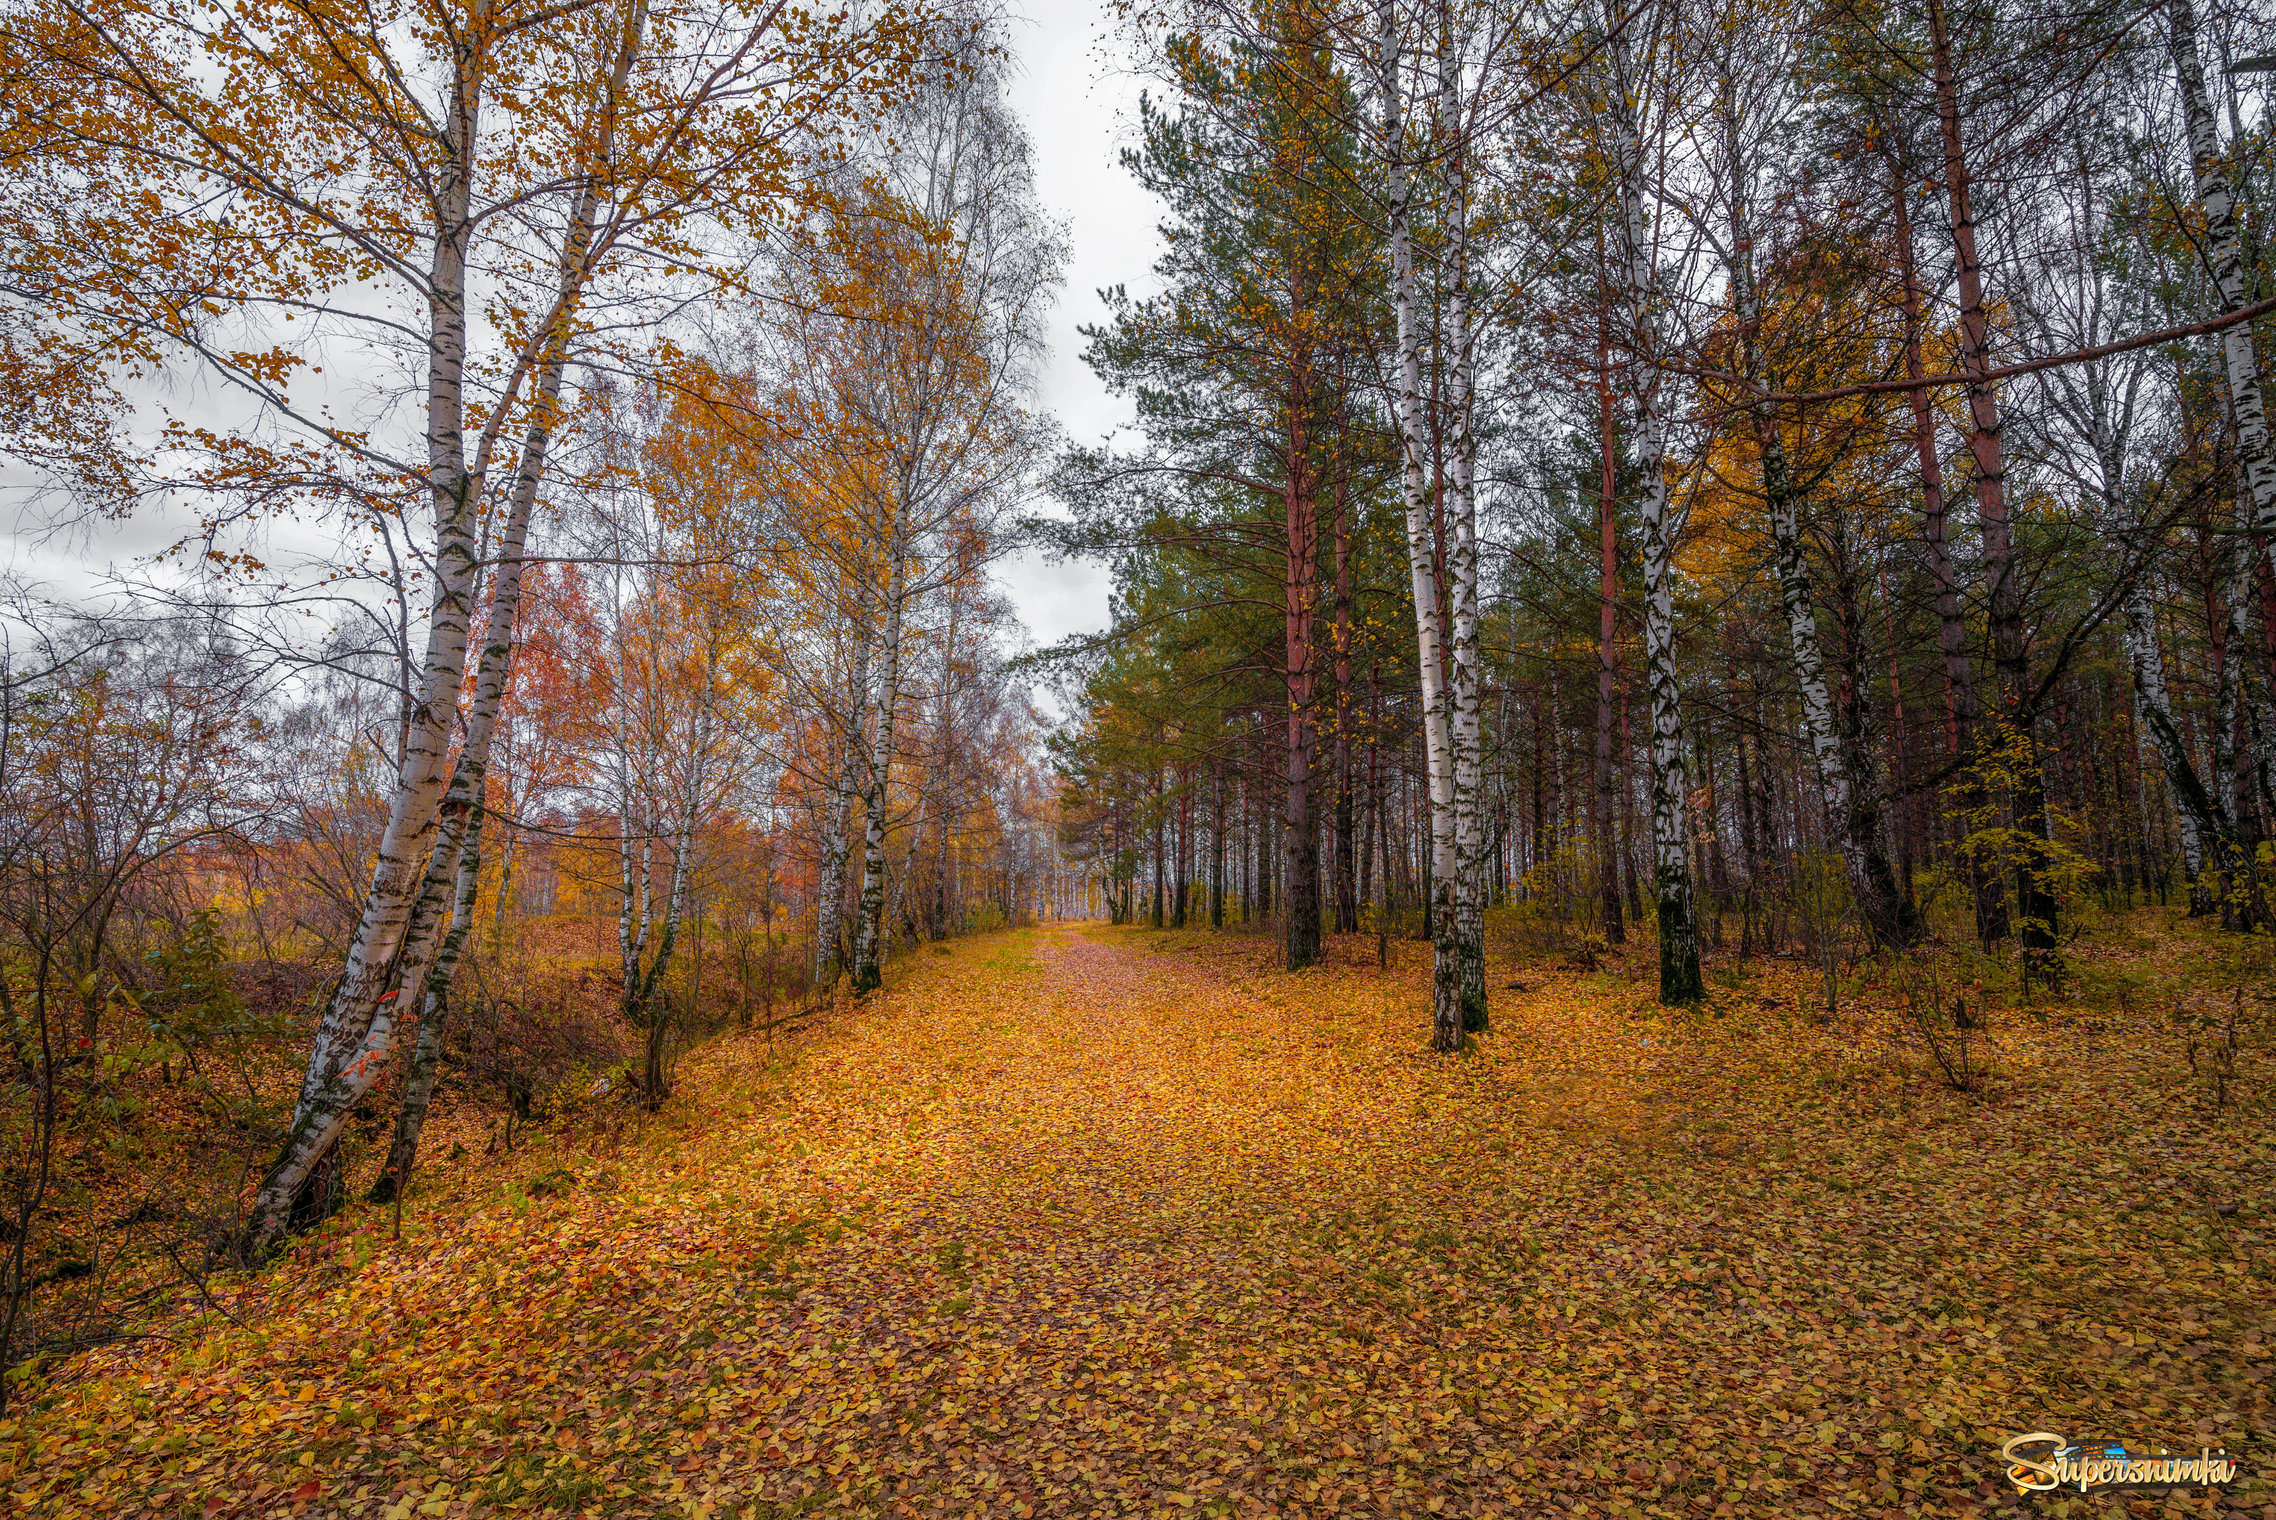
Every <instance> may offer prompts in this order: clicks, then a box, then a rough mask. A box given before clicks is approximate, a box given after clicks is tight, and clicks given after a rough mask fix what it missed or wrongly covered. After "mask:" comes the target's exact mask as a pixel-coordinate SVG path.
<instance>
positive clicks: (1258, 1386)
mask: <svg viewBox="0 0 2276 1520" xmlns="http://www.w3.org/2000/svg"><path fill="white" fill-rule="evenodd" d="M1373 948H1374V947H1373V945H1372V943H1364V944H1363V943H1362V942H1360V941H1358V940H1345V941H1338V942H1337V944H1336V945H1335V947H1334V953H1335V955H1336V956H1337V957H1338V959H1336V960H1335V961H1334V962H1333V963H1331V964H1329V965H1326V966H1323V967H1319V968H1316V969H1314V970H1311V971H1308V972H1304V973H1301V974H1298V975H1295V976H1289V975H1286V974H1283V973H1280V972H1278V971H1274V970H1271V969H1269V965H1268V959H1267V957H1268V954H1269V946H1268V945H1267V944H1266V943H1265V942H1264V941H1262V940H1260V939H1256V938H1251V937H1217V938H1212V937H1208V936H1202V935H1176V934H1163V933H1149V932H1145V931H1140V930H1132V929H1105V928H1099V927H1090V926H1077V927H1057V928H1051V929H1046V930H1038V931H1023V932H1019V933H1013V934H1005V935H998V936H993V937H989V938H986V939H981V940H976V941H970V942H966V943H963V944H960V945H958V946H957V947H956V948H955V949H954V950H953V951H949V952H946V953H941V952H938V951H936V952H935V953H934V954H933V955H929V956H925V957H923V958H921V959H920V961H919V963H918V964H917V965H916V966H915V967H914V968H913V969H912V971H911V972H910V974H909V975H908V976H907V977H906V978H905V979H904V980H902V981H901V982H900V983H899V984H898V985H896V986H895V987H893V988H891V989H890V990H888V991H887V992H885V993H883V994H881V995H878V996H876V997H873V998H872V999H870V1000H869V1002H868V1003H867V1004H866V1005H865V1006H863V1007H861V1008H859V1009H856V1010H853V1011H851V1012H849V1013H846V1014H844V1015H842V1016H841V1017H839V1018H838V1019H837V1020H836V1022H834V1023H833V1024H832V1026H831V1027H830V1028H829V1029H828V1030H826V1031H825V1032H823V1033H822V1034H821V1035H819V1036H818V1037H816V1038H814V1039H812V1040H810V1041H809V1042H807V1043H806V1044H805V1045H803V1046H802V1047H800V1048H798V1049H797V1050H795V1051H791V1052H783V1051H779V1050H778V1051H776V1052H775V1053H773V1054H770V1053H769V1051H768V1049H767V1047H765V1046H764V1045H763V1044H760V1043H757V1042H749V1043H742V1042H733V1041H730V1042H726V1043H723V1044H719V1045H716V1046H713V1047H711V1048H709V1049H707V1050H706V1051H703V1052H700V1053H699V1054H697V1055H696V1056H693V1057H691V1058H690V1060H689V1062H688V1065H687V1066H686V1068H684V1069H683V1071H682V1084H681V1096H680V1097H679V1098H678V1099H676V1100H675V1102H674V1104H673V1107H672V1110H671V1111H670V1112H668V1113H667V1115H666V1116H665V1118H664V1119H663V1120H661V1121H658V1122H657V1123H656V1124H654V1125H652V1126H651V1127H650V1128H649V1129H648V1130H647V1131H646V1132H645V1133H642V1134H639V1135H621V1136H619V1137H617V1138H616V1139H615V1140H613V1141H609V1140H603V1139H594V1140H593V1142H592V1143H591V1144H589V1145H585V1144H576V1143H572V1141H571V1140H570V1138H569V1137H565V1136H559V1137H555V1138H554V1141H553V1142H552V1144H551V1145H550V1147H548V1146H546V1145H542V1144H541V1147H540V1149H539V1150H538V1151H537V1152H535V1153H531V1154H525V1155H523V1156H520V1157H517V1158H515V1160H514V1161H513V1162H512V1163H511V1164H510V1165H509V1166H506V1167H503V1168H501V1169H499V1170H494V1171H492V1172H489V1173H487V1174H480V1173H478V1174H476V1177H477V1185H478V1186H479V1187H480V1188H482V1189H483V1190H484V1191H483V1193H482V1195H481V1196H479V1197H472V1198H444V1197H425V1196H421V1197H416V1198H415V1199H414V1205H413V1213H412V1219H411V1223H410V1226H409V1228H408V1230H407V1234H406V1238H405V1240H404V1241H403V1243H402V1244H400V1245H396V1244H392V1243H390V1241H389V1240H388V1238H387V1233H386V1219H385V1216H384V1215H381V1214H377V1213H370V1212H366V1213H361V1214H358V1215H357V1216H355V1217H352V1218H350V1219H347V1220H344V1221H342V1222H341V1223H340V1224H339V1225H338V1226H337V1227H336V1228H335V1229H334V1230H333V1231H332V1232H331V1233H329V1234H327V1235H326V1236H324V1237H322V1238H320V1239H318V1240H316V1241H314V1242H312V1243H311V1244H310V1245H309V1247H308V1248H307V1249H305V1250H303V1251H301V1252H300V1253H298V1254H297V1255H296V1257H295V1258H294V1259H293V1260H292V1261H290V1262H288V1263H287V1264H286V1265H284V1266H283V1267H281V1268H279V1269H278V1270H277V1271H275V1272H273V1273H271V1274H269V1275H267V1276H266V1277H263V1278H260V1279H256V1280H254V1281H252V1282H249V1283H246V1284H243V1285H240V1286H238V1287H236V1288H232V1289H222V1290H220V1291H221V1294H222V1296H221V1298H220V1299H219V1300H218V1302H220V1303H221V1304H223V1305H225V1306H226V1307H227V1308H228V1311H229V1314H230V1315H231V1316H233V1317H234V1320H235V1321H236V1322H231V1320H229V1319H225V1318H223V1317H222V1316H220V1315H219V1314H215V1315H209V1316H208V1317H207V1318H205V1319H204V1320H201V1321H199V1322H196V1323H194V1324H191V1325H188V1326H175V1327H171V1328H170V1329H169V1337H170V1338H152V1339H148V1340H144V1341H140V1342H136V1343H132V1344H130V1345H127V1346H124V1347H121V1348H115V1349H114V1350H112V1351H111V1352H108V1353H105V1354H102V1355H100V1356H97V1357H94V1358H91V1359H88V1360H86V1361H84V1362H83V1363H82V1364H81V1365H80V1366H79V1367H78V1368H77V1369H76V1370H75V1371H74V1372H73V1374H72V1375H71V1376H70V1377H68V1378H67V1379H66V1380H63V1381H59V1382H58V1383H57V1384H56V1385H55V1386H53V1387H52V1388H50V1389H49V1390H48V1391H47V1392H46V1393H45V1395H44V1396H43V1397H41V1398H39V1399H38V1400H37V1401H36V1405H35V1404H34V1403H32V1402H27V1404H26V1405H25V1406H24V1410H23V1412H22V1413H21V1414H20V1415H17V1416H14V1417H12V1418H11V1419H10V1420H9V1421H8V1422H5V1423H0V1483H4V1491H7V1492H11V1493H12V1494H13V1496H14V1506H15V1509H16V1512H18V1513H22V1514H26V1515H56V1516H60V1515H103V1516H117V1517H124V1516H130V1515H139V1514H145V1513H150V1514H168V1515H183V1516H200V1517H207V1520H212V1517H217V1516H223V1515H248V1516H250V1515H278V1516H284V1515H293V1516H300V1517H324V1516H333V1515H341V1516H347V1515H355V1516H386V1517H388V1520H409V1517H412V1516H459V1515H477V1514H486V1513H531V1512H534V1513H543V1512H558V1513H566V1512H579V1513H585V1514H593V1515H730V1514H735V1515H760V1516H766V1515H792V1514H798V1515H841V1514H842V1515H901V1514H938V1515H990V1516H994V1515H1007V1516H1027V1515H1090V1514H1099V1515H1139V1514H1213V1515H1223V1514H1265V1513H1281V1514H1361V1515H1366V1514H1375V1515H1398V1516H1404V1515H1417V1514H1437V1515H1486V1514H1517V1515H1546V1514H1560V1515H1562V1514H1579V1513H1588V1514H1644V1515H1663V1516H1686V1515H1790V1514H1807V1513H1821V1512H1826V1513H1841V1514H1867V1515H1889V1514H1903V1515H1924V1514H1934V1515H1946V1514H1964V1513H1968V1512H1970V1511H1972V1510H1974V1509H1975V1508H1977V1507H1979V1506H1980V1507H1983V1508H1985V1509H1989V1508H1993V1507H2000V1506H2004V1505H2006V1504H2008V1503H2010V1502H2012V1501H2011V1500H2009V1499H2007V1498H2004V1497H2003V1496H2002V1490H2003V1489H2004V1488H2005V1486H2006V1485H2005V1484H2004V1483H2002V1482H2001V1481H1999V1478H1998V1473H1997V1464H1996V1461H1995V1455H1994V1454H1995V1451H1996V1447H1997V1444H1998V1442H1999V1441H2000V1440H2001V1439H2002V1438H2004V1437H2005V1436H2007V1435H2010V1434H2014V1433H2017V1432H2020V1431H2025V1430H2034V1429H2046V1430H2056V1431H2065V1432H2069V1433H2073V1434H2077V1435H2110V1436H2120V1437H2124V1438H2129V1439H2138V1440H2144V1441H2150V1442H2162V1443H2166V1444H2169V1445H2171V1446H2173V1447H2175V1448H2183V1447H2186V1448H2190V1449H2194V1448H2195V1447H2197V1446H2198V1445H2201V1444H2204V1445H2220V1444H2225V1445H2226V1446H2227V1447H2228V1448H2229V1449H2230V1450H2231V1451H2232V1452H2240V1451H2241V1452H2242V1453H2244V1465H2245V1474H2246V1475H2245V1478H2244V1479H2243V1480H2240V1481H2239V1482H2238V1483H2237V1484H2236V1485H2234V1486H2233V1487H2232V1488H2231V1489H2230V1490H2229V1491H2228V1493H2227V1494H2226V1495H2224V1496H2221V1497H2219V1498H2215V1497H2212V1496H2204V1495H2201V1496H2199V1497H2196V1498H2193V1499H2191V1500H2190V1501H2188V1504H2187V1506H2186V1507H2185V1509H2186V1512H2189V1513H2211V1512H2214V1511H2215V1510H2235V1509H2238V1508H2239V1507H2243V1508H2244V1510H2245V1512H2249V1513H2252V1514H2256V1515H2257V1514H2261V1513H2263V1511H2262V1510H2261V1508H2260V1506H2261V1505H2263V1504H2264V1503H2266V1502H2267V1501H2268V1499H2269V1498H2270V1497H2271V1490H2270V1489H2269V1487H2268V1486H2267V1481H2266V1480H2267V1477H2268V1474H2269V1461H2268V1457H2269V1454H2270V1452H2271V1446H2270V1421H2271V1414H2270V1407H2269V1369H2270V1365H2271V1364H2270V1350H2271V1335H2270V1332H2271V1331H2272V1330H2276V1292H2272V1291H2271V1289H2272V1284H2271V1265H2272V1264H2271V1262H2270V1259H2269V1254H2268V1251H2267V1248H2266V1247H2267V1241H2266V1231H2267V1221H2268V1220H2269V1217H2270V1215H2269V1210H2270V1207H2271V1202H2272V1200H2271V1171H2272V1162H2276V1143H2272V1137H2271V1135H2270V1132H2269V1129H2268V1126H2267V1125H2266V1122H2265V1115H2264V1114H2256V1113H2252V1112H2248V1111H2245V1110H2243V1109H2240V1108H2239V1107H2237V1106H2234V1105H2232V1106H2230V1107H2228V1108H2217V1107H2215V1106H2213V1105H2211V1104H2209V1103H2207V1102H2205V1101H2203V1100H2202V1095H2201V1094H2200V1093H2199V1092H2198V1091H2197V1090H2196V1089H2195V1088H2193V1087H2192V1086H2190V1085H2189V1081H2188V1068H2187V1066H2186V1065H2185V1064H2183V1062H2182V1060H2181V1058H2180V1053H2179V1047H2178V1045H2177V1044H2176V1043H2175V1041H2174V1039H2171V1038H2167V1037H2166V1036H2165V1035H2164V1034H2163V1033H2162V1032H2158V1033H2154V1034H2153V1033H2147V1032H2144V1030H2136V1029H2133V1028H2131V1027H2121V1026H2119V1025H2117V1024H2115V1023H2112V1022H2110V1021H2108V1020H2106V1019H2105V1020H2101V1021H2098V1020H2097V1019H2093V1018H2087V1017H2084V1016H2069V1015H2061V1014H2050V1015H2046V1016H2043V1017H2033V1016H2030V1015H2024V1014H2003V1015H1998V1016H1997V1023H1996V1024H1995V1027H1994V1028H1993V1029H1992V1030H1991V1031H1990V1038H1991V1040H1992V1041H1993V1045H1994V1048H1995V1050H1996V1061H1997V1066H1998V1069H1999V1071H2000V1072H2001V1078H2000V1080H1998V1081H1997V1082H1995V1083H1994V1084H1993V1085H1992V1087H1991V1088H1990V1089H1989V1090H1988V1091H1987V1092H1985V1093H1983V1094H1979V1095H1975V1096H1962V1095H1959V1094H1956V1093H1953V1092H1950V1091H1947V1090H1945V1089H1943V1088H1941V1087H1939V1086H1937V1085H1936V1084H1935V1083H1934V1082H1933V1081H1932V1080H1931V1079H1930V1076H1929V1074H1928V1073H1927V1072H1925V1071H1924V1070H1923V1069H1922V1068H1921V1067H1920V1066H1919V1064H1918V1062H1917V1061H1911V1060H1907V1059H1905V1058H1904V1057H1903V1056H1902V1054H1901V1052H1900V1051H1899V1050H1898V1049H1897V1048H1896V1047H1894V1046H1892V1045H1890V1044H1889V1043H1887V1042H1886V1041H1885V1040H1883V1039H1882V1038H1880V1037H1879V1036H1878V1035H1876V1034H1875V1033H1874V1032H1873V1031H1872V1030H1871V1029H1870V1028H1869V1027H1868V1025H1867V1024H1866V1023H1865V1022H1861V1021H1860V1022H1852V1021H1850V1020H1848V1019H1842V1020H1836V1021H1834V1022H1832V1023H1830V1024H1823V1025H1821V1024H1819V1023H1817V1022H1815V1021H1814V1020H1809V1019H1803V1018H1794V1017H1791V1006H1792V1004H1791V1001H1790V998H1791V990H1790V989H1789V990H1788V998H1789V1000H1788V1001H1786V1002H1784V1003H1783V1004H1781V1005H1780V1006H1772V1007H1765V1006H1763V1005H1764V1004H1779V1003H1780V1000H1779V999H1776V998H1765V997H1762V996H1760V995H1759V987H1758V989H1756V990H1749V991H1747V992H1745V993H1743V994H1741V993H1738V992H1726V993H1723V994H1719V1001H1718V1002H1717V1003H1716V1004H1715V1005H1713V1006H1711V1007H1710V1008H1709V1009H1708V1010H1706V1011H1704V1012H1702V1013H1700V1014H1697V1015H1686V1016H1683V1017H1681V1018H1670V1017H1668V1016H1667V1015H1665V1014H1664V1013H1663V1012H1662V1011H1661V1010H1658V1009H1657V1008H1655V1007H1653V1006H1652V1005H1651V1004H1650V1003H1649V1002H1648V1001H1647V997H1646V988H1645V984H1644V983H1642V982H1640V981H1631V980H1628V979H1627V978H1625V977H1623V976H1620V975H1617V974H1608V975H1583V974H1579V973H1574V972H1544V971H1538V970H1535V971H1527V972H1524V973H1522V976H1523V978H1524V985H1523V986H1522V987H1520V988H1515V989H1513V988H1511V987H1509V986H1508V985H1506V984H1507V983H1508V982H1509V980H1510V978H1511V977H1512V976H1513V975H1518V973H1512V972H1510V971H1508V970H1507V969H1506V968H1497V971H1496V982H1497V990H1496V994H1495V1003H1496V1007H1495V1027H1494V1030H1493V1032H1492V1033H1491V1034H1490V1035H1489V1036H1488V1037H1486V1038H1485V1039H1484V1040H1482V1041H1481V1042H1479V1045H1478V1047H1477V1048H1476V1049H1475V1050H1473V1051H1471V1052H1469V1053H1467V1054H1465V1055H1463V1056H1460V1057H1457V1058H1442V1057H1433V1056H1430V1055H1428V1054H1426V1053H1424V1052H1423V1051H1422V1050H1421V1049H1420V1046H1421V1043H1422V1038H1423V1033H1424V1030H1423V1019H1424V1013H1423V1012H1422V1010H1424V1009H1425V1008H1426V1004H1425V1001H1424V985H1423V983H1424V978H1425V976H1426V975H1427V964H1426V957H1427V947H1423V946H1414V945H1401V946H1394V949H1395V950H1397V951H1399V952H1400V956H1399V959H1398V961H1397V963H1396V964H1395V965H1394V966H1393V968H1392V969H1391V970H1390V971H1388V972H1385V971H1379V970H1377V969H1376V967H1375V966H1374V964H1373V956H1372V952H1373ZM1363 954H1364V955H1365V957H1366V958H1365V959H1361V958H1360V957H1361V956H1362V955H1363ZM1632 958H1633V959H1636V960H1639V961H1640V960H1641V959H1642V957H1641V956H1635V957H1632ZM2146 1028H2147V1026H2146V1025H2145V1026H2144V1029H2145V1030H2146ZM2169 1047H2171V1048H2169ZM509 1173H510V1174H511V1177H512V1179H514V1180H509ZM2038 1502H2041V1503H2042V1504H2044V1505H2045V1507H2046V1509H2047V1512H2048V1513H2061V1512H2063V1511H2064V1509H2065V1506H2066V1503H2067V1504H2068V1505H2070V1506H2071V1507H2074V1508H2076V1509H2077V1510H2078V1511H2079V1512H2081V1513H2084V1512H2086V1511H2087V1510H2088V1509H2092V1508H2099V1507H2101V1506H2104V1505H2107V1504H2109V1503H2110V1502H2111V1501H2108V1500H2103V1499H2094V1500H2079V1499H2077V1498H2076V1497H2075V1496H2074V1497H2073V1498H2072V1499H2071V1500H2069V1501H2064V1500H2061V1499H2059V1498H2058V1499H2054V1500H2052V1501H2044V1500H2043V1501H2038Z"/></svg>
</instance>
